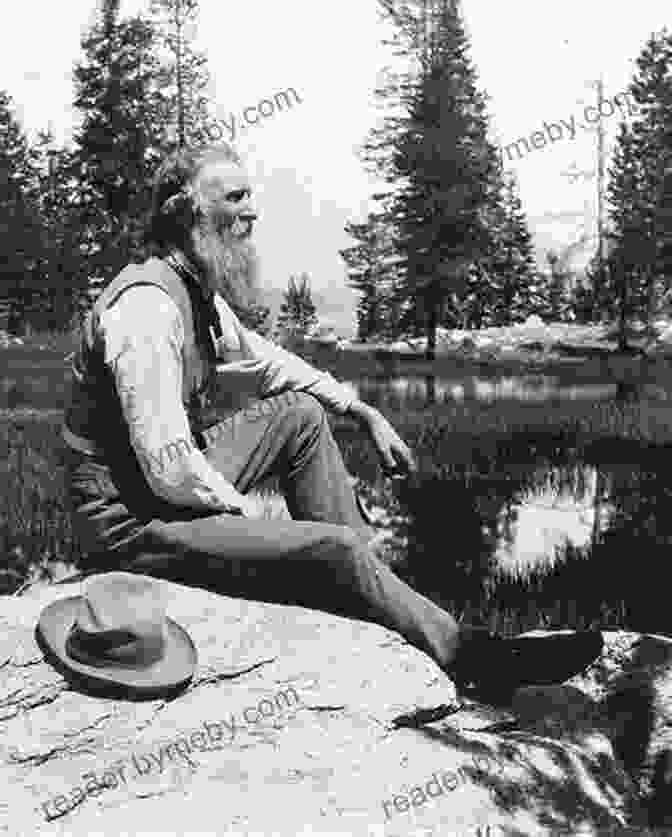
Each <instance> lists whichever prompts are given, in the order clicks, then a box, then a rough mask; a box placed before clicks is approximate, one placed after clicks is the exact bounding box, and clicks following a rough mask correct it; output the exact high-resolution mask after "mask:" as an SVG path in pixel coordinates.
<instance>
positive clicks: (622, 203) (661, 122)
mask: <svg viewBox="0 0 672 837" xmlns="http://www.w3.org/2000/svg"><path fill="white" fill-rule="evenodd" d="M637 67H638V73H637V76H636V77H635V79H634V80H633V81H632V83H631V85H630V89H629V92H630V94H631V95H632V97H633V98H634V100H635V102H636V103H637V105H638V106H639V113H638V115H637V117H636V118H635V120H634V121H633V122H632V124H631V125H630V126H625V125H621V130H620V134H619V137H618V140H617V147H616V151H615V154H614V161H613V164H612V166H611V169H610V175H611V181H610V184H609V190H608V193H609V200H610V205H611V206H610V213H609V222H610V226H611V228H612V236H611V241H612V243H613V247H612V251H611V254H610V256H609V259H608V263H607V281H606V287H605V288H603V289H598V293H596V297H597V299H596V303H597V306H598V307H599V308H600V310H603V311H604V310H606V311H607V312H608V313H610V314H614V313H615V314H617V315H618V319H619V323H620V328H619V332H620V337H619V345H620V347H621V348H622V349H625V348H626V347H627V323H628V321H629V320H630V319H632V318H634V317H639V318H641V319H642V320H644V321H645V322H648V321H650V320H651V318H652V316H653V315H654V314H655V312H656V308H657V306H658V303H659V300H660V299H661V298H662V296H663V294H664V293H665V292H666V291H667V290H668V289H669V286H670V275H672V264H671V258H670V257H671V256H672V253H671V252H670V246H669V242H670V240H671V238H672V213H671V212H670V203H671V200H672V198H671V190H672V183H671V182H670V177H669V172H670V171H671V170H672V34H669V33H667V32H666V31H665V30H664V31H663V32H662V33H660V34H657V35H652V36H651V38H650V39H649V40H648V42H647V44H646V45H645V47H644V49H643V50H642V53H641V55H640V57H639V58H638V60H637ZM613 300H615V301H616V304H615V305H614V304H613V302H612V301H613Z"/></svg>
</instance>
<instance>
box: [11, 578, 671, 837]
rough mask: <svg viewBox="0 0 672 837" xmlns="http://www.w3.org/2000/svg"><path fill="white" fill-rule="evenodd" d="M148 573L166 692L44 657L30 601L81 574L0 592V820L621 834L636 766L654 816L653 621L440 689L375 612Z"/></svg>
mask: <svg viewBox="0 0 672 837" xmlns="http://www.w3.org/2000/svg"><path fill="white" fill-rule="evenodd" d="M157 583H159V584H161V585H163V586H164V587H165V592H166V598H167V601H168V614H169V615H170V616H171V618H173V619H175V620H176V621H178V622H179V623H180V624H182V625H183V626H184V627H185V628H186V629H187V630H188V631H189V633H190V634H191V636H192V638H193V640H194V642H195V644H196V647H197V649H198V653H199V668H198V670H197V674H196V676H195V678H194V681H193V682H192V684H191V686H190V687H189V688H188V690H186V691H185V692H184V693H183V694H182V695H180V696H179V697H178V698H176V699H173V700H172V701H151V702H130V701H114V700H106V699H101V698H92V697H89V696H87V695H85V694H83V693H81V692H78V691H74V690H72V689H71V688H69V686H68V684H67V682H66V681H64V680H63V678H62V677H61V676H60V675H59V674H58V673H57V672H56V671H55V670H54V669H53V668H52V667H51V666H50V665H48V664H47V663H46V662H44V660H43V657H42V654H41V653H40V651H39V649H38V646H37V645H36V643H35V640H34V635H33V630H34V625H35V624H36V621H37V618H38V616H39V613H40V611H41V610H42V608H43V607H44V606H46V605H47V604H48V603H49V602H51V601H53V600H54V599H57V598H60V597H63V596H70V595H77V594H80V593H81V592H82V587H83V584H82V582H81V581H70V582H67V583H61V584H58V585H53V586H51V587H49V588H47V589H41V590H29V591H28V592H27V593H26V594H25V595H24V596H22V597H14V598H9V597H6V598H3V599H2V605H3V607H2V617H1V619H2V631H1V632H0V637H1V639H0V729H1V731H2V735H1V738H0V741H1V743H0V750H1V753H2V756H1V758H2V766H1V768H0V769H1V771H2V780H1V781H2V788H3V791H4V792H3V793H2V796H1V797H0V834H7V835H24V834H25V835H26V837H27V836H28V835H31V837H32V835H36V834H45V835H46V834H50V835H66V834H67V835H77V836H79V835H82V837H84V835H86V837H89V835H93V834H97V835H103V834H104V835H105V837H108V835H121V834H129V835H130V834H136V833H138V834H140V833H146V834H161V835H169V834H170V835H173V834H191V835H196V834H201V833H203V832H205V833H208V834H210V833H212V834H215V833H216V834H218V835H219V834H229V835H234V834H239V835H243V834H244V835H251V834H255V835H256V837H262V835H263V837H270V835H276V837H290V835H291V837H295V835H300V834H303V835H305V837H308V835H312V837H317V836H318V835H322V837H325V835H327V834H329V835H340V837H346V835H348V837H402V835H417V837H420V835H422V837H430V835H433V836H435V837H447V835H452V834H455V833H460V834H465V835H467V834H469V835H476V834H477V833H478V832H477V828H478V827H479V826H480V827H481V829H482V831H481V834H485V833H488V832H486V831H485V830H484V829H485V827H486V826H488V825H489V826H490V832H489V834H491V835H498V834H511V835H537V834H539V835H546V834H548V835H551V834H553V835H555V834H568V835H582V834H607V833H626V832H624V831H623V830H622V827H623V826H624V825H625V824H626V823H640V824H643V822H644V810H643V808H644V806H643V805H641V804H640V801H639V800H640V799H641V798H642V796H646V795H648V794H650V792H651V787H652V785H655V786H656V787H657V788H658V797H657V801H656V806H657V807H656V811H657V815H658V817H659V821H660V822H661V824H662V822H663V819H664V817H665V815H666V808H665V806H666V804H669V801H670V800H671V799H672V791H670V788H669V785H668V786H667V803H666V802H665V783H666V782H667V781H668V779H669V778H670V777H669V775H668V774H669V772H670V771H669V769H668V768H669V762H667V763H666V762H664V759H665V755H664V754H665V753H666V752H667V750H668V748H670V747H672V640H670V639H669V638H662V637H652V636H639V635H637V634H630V633H622V632H614V633H608V634H606V635H605V637H606V640H607V643H606V647H605V653H604V655H603V657H602V658H601V660H599V661H598V662H597V663H596V664H595V665H594V666H592V667H591V669H589V671H588V672H586V674H585V675H584V676H582V677H581V678H575V679H574V680H573V681H570V683H568V684H565V685H563V686H558V687H546V688H543V689H541V688H538V689H524V690H522V689H521V690H519V691H518V692H517V694H516V697H515V700H514V702H513V704H512V706H511V707H510V709H509V710H506V711H505V710H501V709H499V710H495V709H492V708H489V707H484V706H481V705H478V704H474V703H468V702H464V703H463V704H462V706H461V707H460V705H459V703H457V702H456V698H455V691H454V688H453V685H452V683H451V682H450V680H448V678H447V677H446V676H445V675H443V674H442V673H441V672H440V670H439V669H438V668H437V667H436V666H435V665H434V664H433V663H432V662H431V661H430V660H429V659H428V658H427V657H426V656H424V655H423V654H422V653H420V652H419V651H417V650H415V649H414V648H412V647H410V646H408V645H407V644H406V643H405V642H404V641H403V640H401V638H400V637H398V636H397V635H396V634H393V633H391V632H389V631H387V630H385V629H384V628H381V627H378V626H376V625H370V624H367V623H364V622H358V621H351V620H346V619H342V618H339V617H335V616H330V615H327V614H324V613H321V612H318V611H311V610H307V609H303V608H296V607H284V606H279V605H269V604H264V603H258V602H248V601H243V600H237V599H231V598H228V597H225V596H219V595H216V594H213V593H209V592H206V591H203V590H198V589H192V588H188V587H183V586H180V585H177V584H172V583H169V582H163V581H161V582H157ZM441 706H445V707H447V708H444V710H443V711H438V712H436V713H431V712H430V713H428V715H427V713H425V714H426V715H427V716H426V717H424V718H423V717H422V715H417V714H414V713H417V710H423V709H424V710H431V709H436V708H437V707H441ZM450 707H453V708H455V709H456V710H457V711H452V712H451V711H450ZM409 713H410V716H411V717H410V721H409V723H410V724H411V726H410V728H408V727H401V728H397V725H395V723H394V721H395V719H396V718H398V716H400V715H402V714H409ZM442 715H443V716H444V717H441V716H442ZM422 721H424V723H425V725H424V726H418V725H419V723H420V722H422ZM414 724H415V726H416V727H418V728H414ZM661 764H662V765H663V767H662V768H661V766H660V765H661ZM140 774H141V775H140ZM661 800H662V801H661ZM667 815H668V816H669V811H668V814H667ZM668 824H670V823H668ZM610 829H614V830H613V831H610ZM629 833H643V832H641V831H638V832H632V831H630V832H629ZM659 833H662V832H659Z"/></svg>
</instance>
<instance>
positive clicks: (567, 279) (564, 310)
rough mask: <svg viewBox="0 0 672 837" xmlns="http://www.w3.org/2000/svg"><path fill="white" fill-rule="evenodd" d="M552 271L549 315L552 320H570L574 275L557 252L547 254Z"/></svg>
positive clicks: (549, 286) (549, 285)
mask: <svg viewBox="0 0 672 837" xmlns="http://www.w3.org/2000/svg"><path fill="white" fill-rule="evenodd" d="M546 261H547V262H548V266H549V269H550V277H549V280H548V315H549V317H550V318H551V319H552V320H561V321H563V322H564V321H566V320H568V319H569V318H570V316H569V312H570V310H571V307H572V306H571V285H572V274H571V271H570V270H569V269H568V268H567V267H566V266H565V264H564V263H563V261H562V259H561V258H560V255H559V254H558V253H556V252H555V250H549V251H548V252H547V253H546Z"/></svg>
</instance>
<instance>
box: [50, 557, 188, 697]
mask: <svg viewBox="0 0 672 837" xmlns="http://www.w3.org/2000/svg"><path fill="white" fill-rule="evenodd" d="M82 626H84V629H82ZM35 637H36V640H37V642H38V644H39V646H40V648H41V649H42V651H43V653H44V654H45V657H46V659H47V661H48V662H49V663H50V664H51V665H53V666H54V668H56V669H57V670H58V671H59V672H60V673H62V674H63V676H65V677H67V678H68V679H71V680H74V681H75V683H76V684H77V685H78V686H80V687H81V688H82V689H83V690H85V691H90V692H93V693H96V694H98V693H100V694H106V693H109V694H110V695H111V696H112V695H113V696H115V697H128V698H140V699H143V698H144V699H148V698H158V697H162V696H169V695H172V694H175V693H177V692H179V691H181V690H182V689H183V688H184V687H185V686H187V685H188V683H189V681H190V680H191V679H192V678H193V675H194V672H195V670H196V666H197V662H198V655H197V652H196V648H195V646H194V644H193V642H192V640H191V637H190V636H189V634H188V633H187V632H186V631H185V630H184V628H182V627H181V626H180V625H178V624H177V622H175V621H173V620H172V619H170V618H168V616H166V614H165V608H164V606H163V604H162V602H161V598H160V587H159V584H158V583H157V582H156V581H155V580H154V579H150V578H148V577H146V576H141V575H136V574H132V573H125V572H112V573H105V574H101V575H96V576H94V577H92V578H91V579H90V580H89V586H88V589H87V590H86V591H85V593H84V595H81V596H70V597H68V598H64V599H59V600H58V601H55V602H52V603H51V604H49V605H47V606H46V607H45V608H44V609H43V611H42V613H41V614H40V617H39V620H38V623H37V626H36V628H35ZM82 637H83V639H84V640H85V642H81V641H79V640H80V638H82ZM92 637H93V639H94V640H95V641H96V643H95V644H94V647H93V648H92V647H91V644H90V639H91V638H92ZM99 638H100V639H102V643H101V642H99ZM129 638H130V639H131V642H129V641H128V640H129ZM75 641H79V644H77V642H75ZM87 643H89V644H88V645H87ZM143 643H145V645H146V648H144V647H142V644H143ZM136 646H137V647H140V651H139V652H137V651H136V650H133V649H134V648H135V647H136ZM129 648H130V649H131V653H130V654H129V653H128V649H129ZM100 649H102V652H101V651H100ZM146 649H149V651H148V652H147V653H145V651H146ZM117 653H118V654H119V656H118V658H117V659H110V658H109V657H110V654H117ZM143 656H144V659H143ZM87 659H89V660H90V662H87V661H86V660H87Z"/></svg>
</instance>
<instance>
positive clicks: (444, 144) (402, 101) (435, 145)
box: [365, 0, 501, 360]
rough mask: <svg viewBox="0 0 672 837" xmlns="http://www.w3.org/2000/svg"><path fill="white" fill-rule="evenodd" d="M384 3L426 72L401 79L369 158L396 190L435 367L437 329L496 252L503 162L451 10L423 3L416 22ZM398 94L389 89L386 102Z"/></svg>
mask: <svg viewBox="0 0 672 837" xmlns="http://www.w3.org/2000/svg"><path fill="white" fill-rule="evenodd" d="M380 2H381V5H382V7H383V10H384V11H385V12H386V14H387V17H388V19H390V20H391V21H392V22H393V23H394V24H395V26H396V29H397V42H396V44H395V45H396V46H397V47H398V48H400V49H401V52H402V54H403V55H405V57H406V58H408V59H413V58H415V59H416V62H417V64H418V65H419V67H420V69H419V70H417V71H409V72H408V73H406V74H402V75H401V76H399V80H397V79H394V83H395V84H396V88H395V92H396V94H397V96H398V101H397V102H396V103H395V105H396V107H397V111H399V110H401V111H402V113H401V114H400V115H399V114H395V115H393V116H392V117H390V118H389V119H388V121H387V123H386V125H385V127H384V128H383V129H381V130H379V131H377V132H375V131H374V132H372V137H371V140H370V141H369V143H368V144H367V145H366V146H365V153H366V154H367V158H368V160H369V161H370V163H371V164H372V165H374V167H375V168H376V169H377V171H378V173H379V174H383V175H384V176H385V179H386V181H387V182H388V183H390V184H393V194H392V196H391V197H390V212H389V217H390V218H391V219H393V221H394V224H395V226H396V228H397V229H398V230H399V237H398V241H397V248H398V251H399V253H400V255H401V256H402V264H403V269H404V274H405V275H404V279H403V282H402V283H401V286H400V289H399V293H400V296H402V297H403V298H404V299H405V300H407V301H408V302H409V303H410V308H409V310H407V311H406V320H407V321H414V322H415V324H416V325H422V328H423V329H424V331H425V333H426V335H427V357H428V359H430V360H431V359H433V358H434V356H435V352H436V332H437V328H438V326H439V324H440V323H441V322H442V321H443V320H445V318H446V316H448V314H449V312H450V311H451V310H452V311H453V312H455V310H456V309H457V308H459V300H460V299H462V298H463V297H464V295H465V294H466V293H467V291H468V287H469V279H470V273H471V272H472V266H473V264H474V263H475V262H477V261H478V260H479V259H480V258H482V257H484V256H485V255H486V254H487V252H488V249H489V247H490V244H491V236H490V234H489V231H488V229H487V225H486V222H485V219H484V210H486V209H487V208H488V207H491V206H492V203H493V194H494V192H495V191H496V189H497V188H498V185H499V184H498V176H499V172H500V170H501V164H500V161H499V159H498V156H497V151H496V149H495V147H494V146H493V145H492V144H491V143H490V142H489V141H488V139H487V119H486V114H485V97H484V96H483V95H482V94H481V93H480V92H479V91H478V90H477V88H476V82H475V72H474V70H473V68H472V66H471V63H470V60H469V58H468V56H467V49H468V44H467V39H466V36H465V33H464V29H463V27H462V24H461V21H460V19H459V17H458V15H457V13H456V12H455V11H454V10H453V8H452V6H453V4H452V3H450V2H448V0H437V2H434V3H431V4H429V5H430V8H429V9H428V8H427V3H422V4H421V5H420V7H418V6H417V5H416V7H415V14H414V10H413V9H412V8H411V7H410V6H409V4H408V3H404V4H399V5H397V3H396V2H395V0H380ZM427 23H429V29H430V31H431V35H430V36H429V37H427V36H426V31H427V25H426V24H427ZM391 94H392V87H391V86H389V85H388V90H387V92H386V94H385V95H387V96H388V97H389V98H392V99H393V96H392V95H391Z"/></svg>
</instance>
